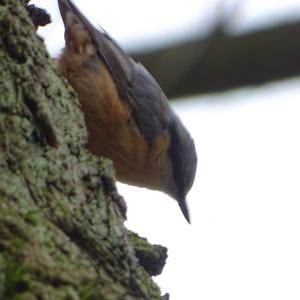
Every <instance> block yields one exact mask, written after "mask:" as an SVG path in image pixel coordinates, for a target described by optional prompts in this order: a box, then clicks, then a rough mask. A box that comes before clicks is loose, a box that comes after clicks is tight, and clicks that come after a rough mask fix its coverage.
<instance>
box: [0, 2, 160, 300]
mask: <svg viewBox="0 0 300 300" xmlns="http://www.w3.org/2000/svg"><path fill="white" fill-rule="evenodd" d="M26 4H27V3H26V1H24V0H23V1H17V0H0V299H5V300H7V299H24V300H25V299H28V300H29V299H54V300H59V299H107V300H108V299H109V300H114V299H122V300H129V299H132V300H133V299H143V300H144V299H163V298H162V297H161V295H160V290H159V288H158V287H157V286H156V285H155V284H154V283H153V281H152V279H151V277H150V276H149V274H148V273H147V272H146V271H145V269H144V268H143V267H141V265H140V264H139V262H138V259H137V258H136V256H135V250H134V247H133V246H132V243H131V239H130V238H129V237H130V236H132V235H129V234H128V232H127V230H126V229H125V228H124V224H123V221H124V218H123V215H124V213H125V212H124V209H123V208H124V204H123V200H122V198H121V197H120V196H119V195H118V193H117V191H116V188H115V179H114V171H113V168H112V163H111V162H110V161H109V160H107V159H104V158H103V159H101V158H97V157H95V156H93V155H91V154H90V153H89V152H88V151H87V150H86V149H85V144H86V141H87V132H86V127H85V123H84V118H83V115H82V113H81V111H80V105H79V102H78V99H77V98H76V95H75V93H74V92H73V90H72V89H71V88H70V87H69V86H68V84H67V82H66V81H65V80H64V79H63V78H62V77H61V76H60V74H59V73H58V71H57V69H56V68H55V66H54V65H53V64H52V63H51V61H50V59H49V57H47V54H46V51H45V48H44V45H43V43H42V42H41V40H39V38H38V37H37V36H36V34H35V28H34V26H33V25H32V22H31V20H30V18H29V17H28V14H27V11H26V9H25V5H26ZM134 239H135V245H137V244H138V243H137V242H136V239H138V237H136V236H135V235H134ZM144 242H145V241H144ZM148 246H149V247H150V248H149V249H150V250H149V251H148V250H145V249H146V248H147V247H143V249H144V256H145V251H146V252H147V251H148V252H149V253H150V254H149V255H150V256H151V253H152V252H153V251H156V250H157V249H156V247H153V248H152V247H151V246H150V245H148ZM161 249H162V248H160V250H161ZM140 250H141V249H140ZM162 252H163V255H162V256H165V251H162ZM149 255H148V258H149ZM156 255H158V254H157V252H156V253H155V254H153V256H156ZM146 256H147V255H146ZM158 256H159V255H158ZM154 263H155V262H154ZM145 267H146V266H145ZM161 269H162V266H161V268H160V271H161ZM156 271H157V270H156Z"/></svg>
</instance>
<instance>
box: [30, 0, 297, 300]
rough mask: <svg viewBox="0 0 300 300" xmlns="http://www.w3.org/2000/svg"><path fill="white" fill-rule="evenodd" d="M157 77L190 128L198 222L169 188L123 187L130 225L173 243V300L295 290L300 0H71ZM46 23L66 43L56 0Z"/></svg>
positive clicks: (169, 280)
mask: <svg viewBox="0 0 300 300" xmlns="http://www.w3.org/2000/svg"><path fill="white" fill-rule="evenodd" d="M74 2H75V3H76V4H77V5H78V6H79V7H80V9H81V10H82V11H83V12H84V13H85V14H86V16H87V17H88V18H89V19H90V20H91V21H92V22H93V23H94V24H95V25H97V24H99V25H101V26H102V27H103V28H104V29H105V30H107V31H108V32H109V33H110V34H111V35H112V36H113V37H114V38H115V39H116V40H117V41H119V43H120V44H121V45H122V46H123V47H124V48H125V49H126V50H127V51H128V52H129V53H130V54H132V55H133V56H134V57H135V58H136V59H137V60H139V61H141V62H142V63H143V64H144V65H145V66H146V67H147V68H148V69H149V70H150V71H151V73H152V74H153V75H154V77H155V78H156V79H157V80H158V82H159V83H160V84H161V86H162V88H163V89H164V91H165V92H166V94H167V95H168V96H169V98H170V100H172V105H173V107H174V109H175V110H176V111H177V113H178V115H179V116H180V118H181V119H182V121H183V122H184V124H185V125H186V127H187V128H188V129H189V131H190V132H191V134H192V136H193V138H194V140H195V144H196V148H197V153H198V170H197V176H196V179H195V183H194V186H193V188H192V190H191V191H190V193H189V195H188V204H189V207H190V212H191V218H192V225H188V224H187V223H186V221H185V219H184V218H183V216H182V215H181V212H180V210H179V208H178V206H177V204H176V203H175V201H173V200H172V199H171V198H169V197H168V196H166V195H164V194H162V193H159V192H154V191H150V190H146V189H138V188H135V187H132V186H126V185H121V184H120V185H119V191H120V193H121V194H122V195H123V196H124V197H125V199H126V202H127V204H128V221H127V226H128V227H129V228H130V229H132V230H134V231H136V232H137V233H139V234H140V235H142V236H145V237H147V238H148V240H149V241H150V242H152V243H160V244H162V245H165V246H166V247H168V249H169V251H168V254H169V258H168V260H167V265H166V267H165V269H164V271H163V273H162V275H160V276H158V277H156V278H155V281H156V282H157V283H158V284H159V285H160V287H161V289H162V291H163V292H169V293H170V295H171V298H170V299H171V300H184V299H193V300H196V299H201V300H215V299H216V300H219V299H230V300H240V299H244V300H245V299H251V300H252V299H256V300H258V299H261V300H266V299H272V300H274V299H289V300H293V299H297V300H299V299H300V255H299V254H300V235H299V231H300V218H299V216H300V184H299V182H300V139H299V128H300V118H299V114H300V77H299V75H300V1H299V0H273V1H261V0H244V1H242V0H241V1H238V0H236V1H233V0H232V1H230V0H228V1H226V0H223V1H220V0H218V1H217V0H202V1H201V0H197V1H196V0H185V1H171V0H164V1H161V0H152V1H143V0H127V1H117V0H110V1H106V2H105V1H92V0H84V1H83V0H76V1H74ZM31 3H35V4H37V5H38V6H40V7H43V8H46V9H47V10H48V12H49V13H50V14H51V16H52V24H50V25H48V26H46V27H45V28H41V29H40V30H39V34H40V35H41V36H43V37H44V39H45V42H46V45H47V47H48V50H49V52H50V54H51V55H52V56H58V55H59V52H60V51H61V49H62V48H63V45H64V40H63V34H64V32H63V26H62V22H61V19H60V17H59V13H58V9H57V4H56V1H53V0H43V1H42V0H35V1H31Z"/></svg>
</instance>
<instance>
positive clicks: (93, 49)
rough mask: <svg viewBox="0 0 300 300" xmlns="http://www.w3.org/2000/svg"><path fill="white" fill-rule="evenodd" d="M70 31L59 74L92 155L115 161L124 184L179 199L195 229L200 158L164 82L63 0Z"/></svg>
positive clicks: (70, 2) (63, 16) (64, 18)
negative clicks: (192, 194) (74, 100)
mask: <svg viewBox="0 0 300 300" xmlns="http://www.w3.org/2000/svg"><path fill="white" fill-rule="evenodd" d="M58 6H59V10H60V14H61V17H62V20H63V23H64V27H65V34H64V36H65V47H64V49H63V50H62V53H61V55H60V57H59V60H58V66H59V70H60V72H61V73H62V75H63V76H64V77H66V78H67V80H68V82H69V84H70V85H71V86H72V87H73V89H74V90H75V92H76V93H77V95H78V98H79V101H80V105H81V110H82V112H83V114H84V118H85V122H86V126H87V131H88V142H87V149H88V150H89V151H90V152H91V153H92V154H94V155H96V156H101V157H107V158H110V159H111V160H112V162H113V165H114V168H115V170H116V178H117V180H118V181H120V182H124V183H127V184H130V185H135V186H139V187H146V188H148V189H153V190H158V191H161V192H164V193H166V194H167V195H169V196H170V197H172V198H174V199H175V200H176V201H177V203H178V205H179V207H180V209H181V211H182V213H183V215H184V217H185V219H186V220H187V221H188V223H190V214H189V209H188V206H187V203H186V195H187V193H188V192H189V190H190V189H191V187H192V185H193V182H194V178H195V174H196V169H197V154H196V149H195V144H194V141H193V139H192V137H191V135H190V133H189V132H188V130H187V129H186V128H185V126H184V125H183V124H182V122H181V120H180V118H179V117H178V116H177V114H176V113H175V112H174V110H173V109H172V107H171V105H170V103H169V100H168V98H167V96H166V95H165V94H164V92H163V91H162V89H161V87H160V86H159V84H158V83H157V81H156V80H155V79H154V78H153V77H152V75H151V74H150V73H149V72H148V71H147V70H146V68H145V67H144V66H143V65H142V64H141V63H139V62H136V61H134V59H133V58H132V57H130V56H129V55H128V54H127V53H126V52H125V51H124V50H123V49H122V48H121V46H120V45H119V44H118V43H117V42H116V41H115V40H114V39H113V38H112V37H111V36H110V35H109V34H108V33H107V32H106V31H105V30H104V29H103V28H102V27H99V28H98V27H97V28H96V27H95V26H94V25H92V23H91V22H90V21H89V20H88V19H87V18H86V17H85V16H84V15H83V14H82V12H81V11H80V10H79V9H78V8H77V7H76V6H75V4H74V3H73V2H72V1H71V0H58Z"/></svg>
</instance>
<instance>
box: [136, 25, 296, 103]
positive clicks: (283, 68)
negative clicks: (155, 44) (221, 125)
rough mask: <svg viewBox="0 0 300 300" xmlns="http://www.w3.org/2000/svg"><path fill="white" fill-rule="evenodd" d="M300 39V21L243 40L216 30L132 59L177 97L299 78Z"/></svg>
mask: <svg viewBox="0 0 300 300" xmlns="http://www.w3.org/2000/svg"><path fill="white" fill-rule="evenodd" d="M299 36H300V23H299V22H298V23H297V22H295V23H292V24H281V25H279V26H277V27H274V28H268V29H264V30H263V29H262V30H260V31H256V32H250V33H247V34H243V35H238V36H231V35H228V34H226V33H224V32H222V30H216V31H215V32H213V33H212V34H211V35H209V36H208V37H207V38H205V39H203V38H202V39H201V38H197V37H195V39H194V40H190V41H183V42H181V43H178V44H177V45H172V46H170V47H166V48H163V49H158V50H156V51H151V52H149V53H147V52H145V53H133V54H132V55H133V56H134V57H135V58H136V59H137V60H138V61H141V62H142V63H143V64H144V65H145V66H146V67H147V68H148V69H149V70H150V72H151V73H152V74H153V75H154V77H155V78H156V79H157V80H158V82H159V83H160V84H161V86H162V88H163V90H164V91H165V92H166V94H167V95H168V97H170V98H175V97H182V96H186V95H193V94H201V93H209V92H216V91H222V90H225V89H231V88H237V87H241V86H246V85H257V84H262V83H265V82H268V81H272V80H279V79H284V78H288V77H291V76H296V75H300V60H299V59H298V58H299V53H300V38H299Z"/></svg>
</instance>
